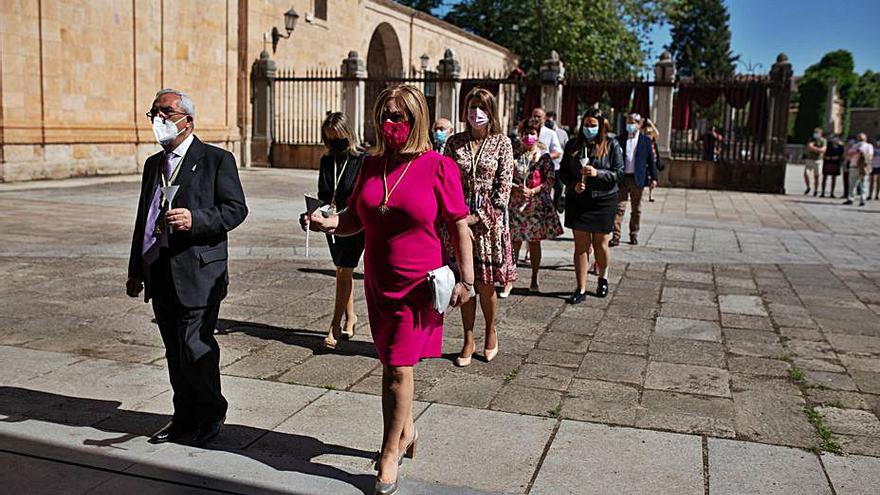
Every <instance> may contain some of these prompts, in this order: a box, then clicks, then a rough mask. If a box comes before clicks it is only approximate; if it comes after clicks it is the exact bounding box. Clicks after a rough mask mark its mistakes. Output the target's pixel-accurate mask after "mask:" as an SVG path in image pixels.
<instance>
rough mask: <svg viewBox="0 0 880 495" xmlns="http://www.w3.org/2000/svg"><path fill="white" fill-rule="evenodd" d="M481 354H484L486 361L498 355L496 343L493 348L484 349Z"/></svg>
mask: <svg viewBox="0 0 880 495" xmlns="http://www.w3.org/2000/svg"><path fill="white" fill-rule="evenodd" d="M483 355H484V356H486V362H487V363H488V362H490V361H492V360H493V359H495V356H497V355H498V346H497V345H496V346H495V348H494V349H485V350H484V351H483Z"/></svg>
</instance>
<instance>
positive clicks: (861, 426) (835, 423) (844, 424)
mask: <svg viewBox="0 0 880 495" xmlns="http://www.w3.org/2000/svg"><path fill="white" fill-rule="evenodd" d="M816 412H818V413H819V414H820V415H821V416H822V419H824V420H825V422H826V423H827V424H828V427H829V428H830V429H831V431H832V432H834V433H840V434H844V435H859V436H868V437H878V438H880V419H877V416H875V415H874V414H873V413H871V412H868V411H862V410H859V409H842V408H837V407H817V408H816Z"/></svg>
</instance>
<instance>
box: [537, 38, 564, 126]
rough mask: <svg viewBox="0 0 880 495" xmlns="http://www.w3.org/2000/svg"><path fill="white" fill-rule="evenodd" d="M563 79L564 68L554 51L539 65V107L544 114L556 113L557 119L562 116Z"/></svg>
mask: <svg viewBox="0 0 880 495" xmlns="http://www.w3.org/2000/svg"><path fill="white" fill-rule="evenodd" d="M563 79H565V66H564V65H563V64H562V61H561V60H559V54H558V53H556V50H553V51H551V52H550V58H548V59H547V60H545V61H544V63H542V64H541V106H542V107H543V108H544V111H545V112H551V111H552V112H556V115H557V119H559V117H560V116H561V115H562V80H563Z"/></svg>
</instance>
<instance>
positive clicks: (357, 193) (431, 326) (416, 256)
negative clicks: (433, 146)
mask: <svg viewBox="0 0 880 495" xmlns="http://www.w3.org/2000/svg"><path fill="white" fill-rule="evenodd" d="M385 160H386V159H385V157H384V156H381V155H380V156H370V157H367V158H365V159H364V161H363V163H362V164H361V170H360V176H359V177H358V181H357V184H356V185H355V187H354V191H353V192H352V194H351V199H350V200H349V207H350V208H352V211H353V212H354V213H355V215H357V217H358V218H359V219H360V222H361V225H362V226H363V229H364V241H365V242H364V245H365V248H364V292H365V293H366V300H367V313H368V315H369V319H370V331H371V333H372V334H373V341H374V342H375V344H376V352H377V353H378V355H379V360H380V361H381V362H382V363H383V364H386V365H389V366H412V365H415V364H416V363H417V362H418V361H419V359H421V358H425V357H439V356H440V353H441V347H442V344H443V315H441V314H439V313H437V311H435V310H434V308H433V306H432V304H431V289H430V287H429V285H428V281H427V273H428V272H429V271H431V270H434V269H437V268H440V267H441V266H443V265H444V264H445V257H444V252H443V247H442V245H441V241H440V237H439V236H438V233H437V227H438V224H439V223H440V222H443V223H445V224H447V225H449V226H450V227H451V224H452V223H454V222H456V221H457V220H460V219H462V218H465V217H466V216H467V215H468V207H467V205H466V204H465V202H464V194H463V193H462V189H461V175H460V172H459V169H458V166H457V165H456V164H455V163H454V162H453V161H452V160H450V159H449V158H446V157H444V156H441V155H440V154H438V153H436V152H434V151H428V152H425V153H423V154H422V155H421V156H419V157H418V158H416V159H415V160H413V162H412V165H410V167H409V171H407V172H406V175H405V176H403V179H402V180H401V181H400V183H399V184H398V185H397V188H396V189H394V192H393V193H392V194H391V198H390V199H389V200H388V204H387V206H388V208H390V211H388V212H387V213H385V214H381V213H379V205H380V204H381V203H382V199H383V198H384V188H383V185H382V171H383V168H384V166H385ZM405 165H406V164H405V163H401V164H393V163H390V162H389V163H388V187H389V189H390V188H392V187H393V186H394V184H395V182H397V179H398V178H399V177H400V176H401V173H402V172H403V170H404V167H405Z"/></svg>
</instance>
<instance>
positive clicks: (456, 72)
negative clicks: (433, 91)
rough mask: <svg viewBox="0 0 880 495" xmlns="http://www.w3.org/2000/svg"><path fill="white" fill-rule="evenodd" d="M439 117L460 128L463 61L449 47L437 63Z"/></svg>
mask: <svg viewBox="0 0 880 495" xmlns="http://www.w3.org/2000/svg"><path fill="white" fill-rule="evenodd" d="M437 77H438V81H437V118H441V117H443V118H447V119H449V121H450V122H452V128H453V129H458V117H459V115H458V100H459V98H460V97H461V95H460V94H459V93H460V92H461V63H459V61H458V60H457V59H456V58H455V51H454V50H453V49H452V48H447V49H446V51H445V52H444V53H443V58H442V59H441V60H440V62H439V63H438V64H437Z"/></svg>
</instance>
